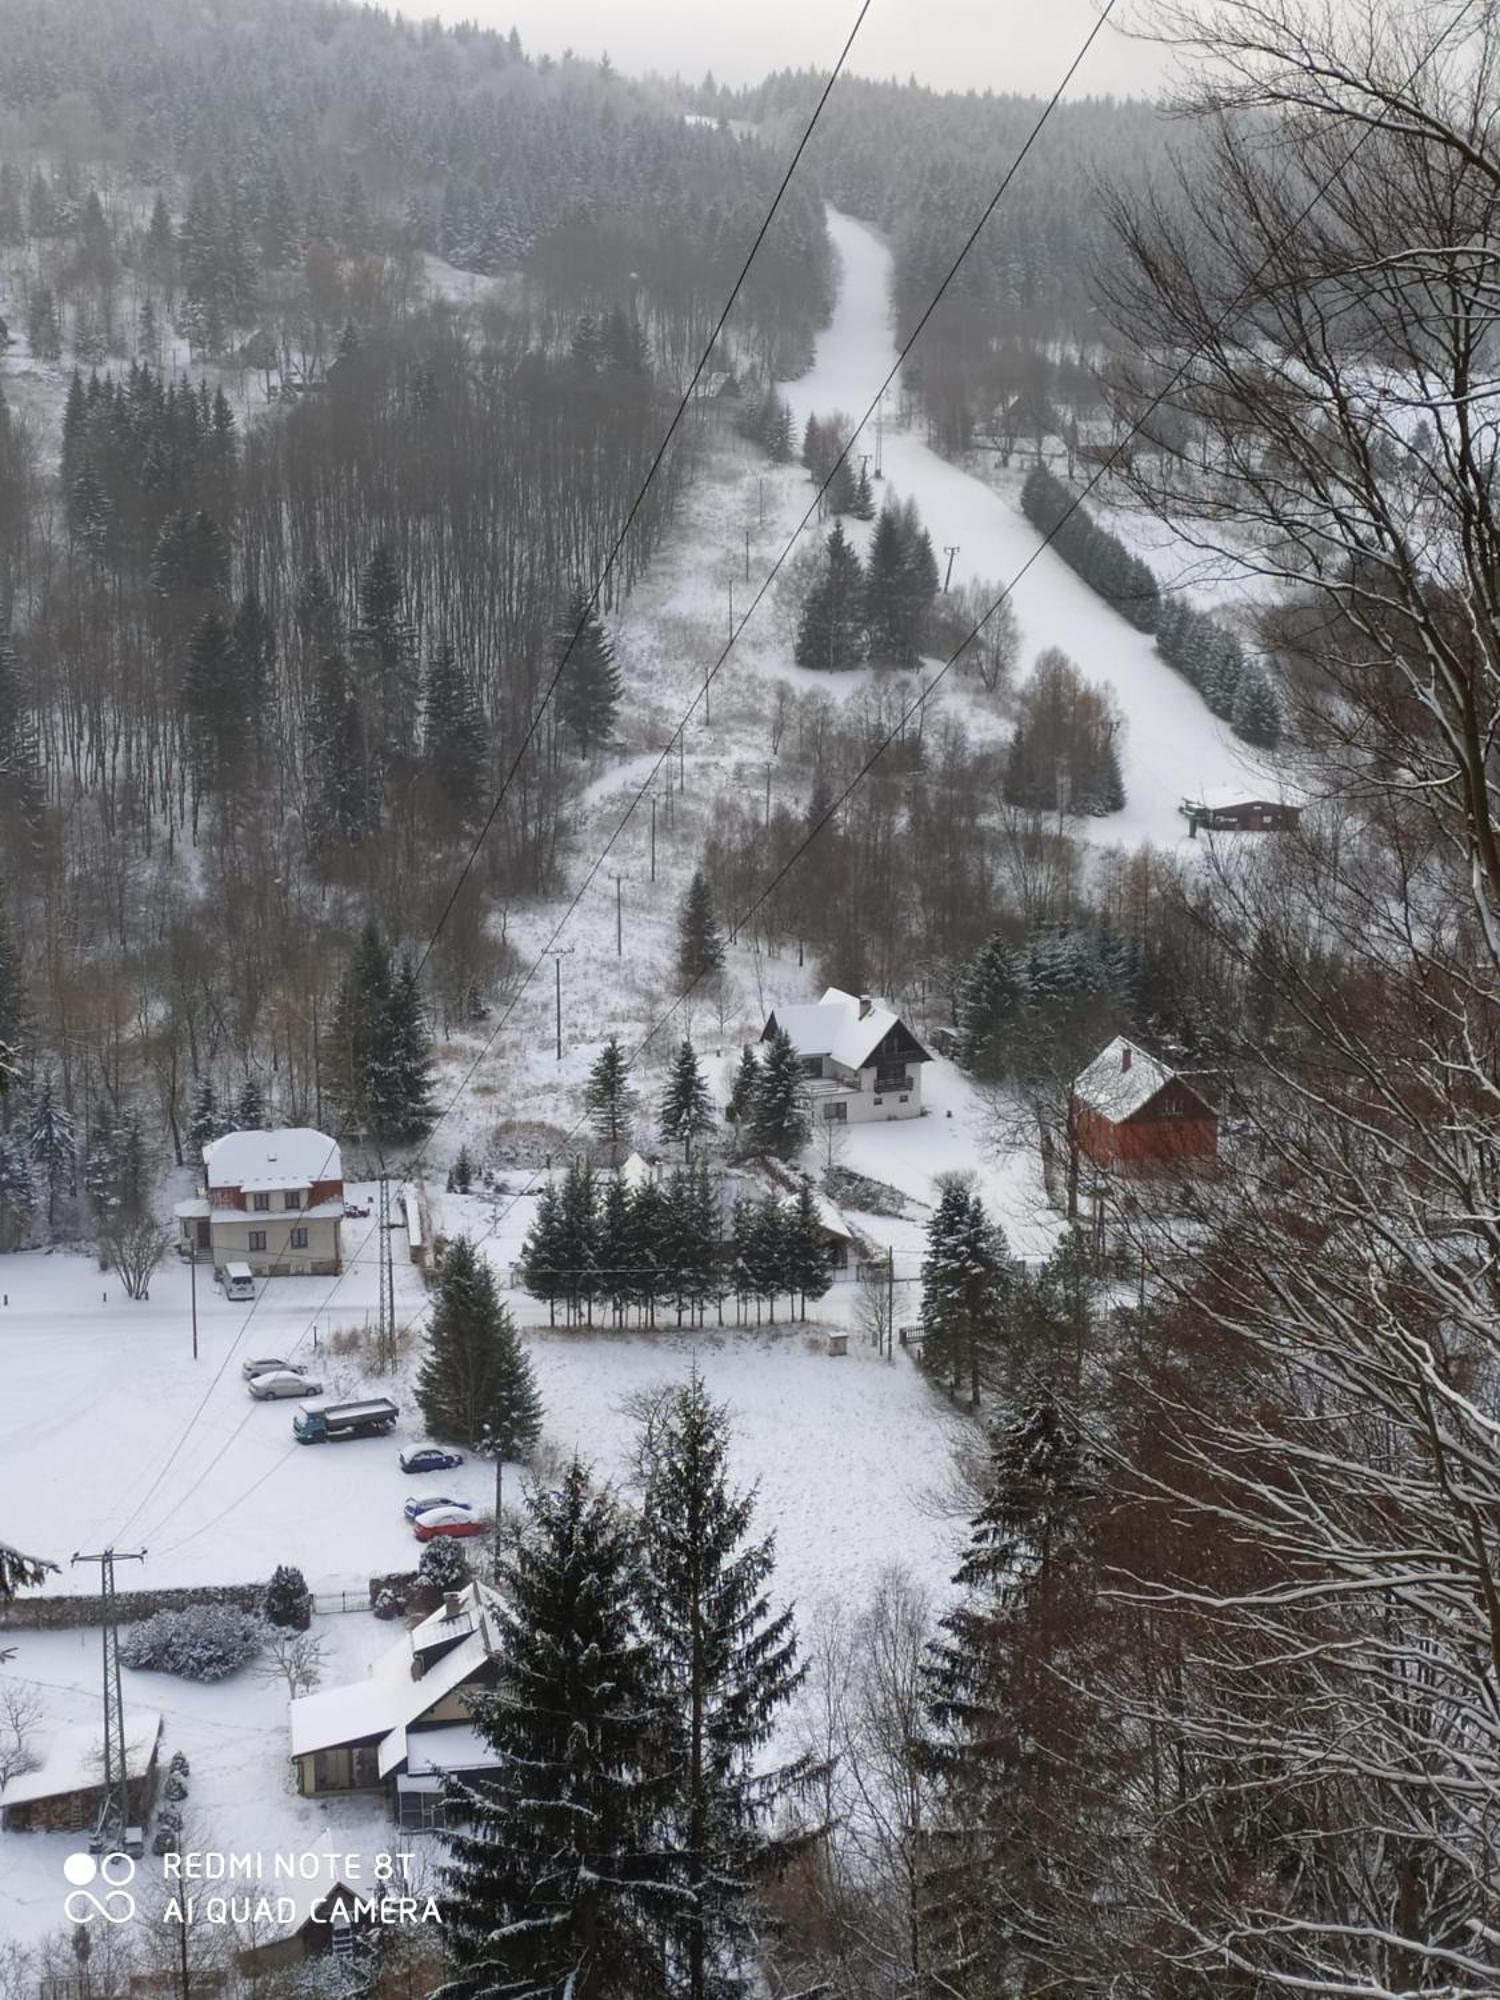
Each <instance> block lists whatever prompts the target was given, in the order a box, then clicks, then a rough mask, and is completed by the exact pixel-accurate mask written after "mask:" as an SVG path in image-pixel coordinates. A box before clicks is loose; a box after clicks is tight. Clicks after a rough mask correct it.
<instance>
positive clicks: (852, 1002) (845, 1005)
mask: <svg viewBox="0 0 1500 2000" xmlns="http://www.w3.org/2000/svg"><path fill="white" fill-rule="evenodd" d="M861 1009H863V1010H864V1011H863V1012H861ZM901 1026H902V1021H901V1017H900V1015H899V1014H897V1012H896V1011H895V1009H894V1008H893V1007H892V1006H891V1005H890V1003H889V1002H888V1001H886V1000H872V999H871V998H870V997H869V996H868V994H867V995H864V996H863V997H861V996H859V995H856V994H853V993H845V992H842V991H841V990H840V988H838V987H837V986H830V987H829V989H828V991H827V992H826V993H825V994H824V995H823V997H822V999H821V1000H818V1001H814V1002H813V1003H812V1004H810V1005H804V1006H800V1007H778V1008H777V1009H776V1010H775V1012H774V1013H773V1014H772V1015H771V1017H770V1019H769V1020H768V1021H767V1022H766V1025H765V1028H764V1030H763V1031H762V1035H761V1039H762V1040H764V1039H765V1037H766V1035H768V1034H769V1033H770V1032H771V1030H772V1029H773V1028H780V1029H782V1030H783V1032H784V1033H786V1034H788V1035H790V1036H791V1039H792V1046H793V1048H794V1049H795V1050H796V1051H797V1053H798V1055H799V1056H830V1057H832V1059H833V1061H834V1062H836V1063H842V1064H843V1065H844V1067H845V1068H846V1069H863V1068H864V1066H865V1064H866V1063H867V1062H869V1061H870V1059H871V1057H872V1056H873V1055H874V1053H875V1051H876V1050H877V1049H878V1048H879V1047H880V1044H881V1043H882V1042H883V1041H884V1040H885V1038H886V1036H887V1035H888V1034H889V1033H890V1032H891V1030H892V1028H899V1027H901ZM906 1032H907V1033H908V1034H910V1032H911V1031H910V1029H908V1030H907V1031H906ZM910 1060H911V1061H913V1062H926V1061H927V1060H928V1056H927V1051H926V1050H925V1049H921V1050H920V1052H919V1053H918V1054H916V1055H914V1056H912V1057H910Z"/></svg>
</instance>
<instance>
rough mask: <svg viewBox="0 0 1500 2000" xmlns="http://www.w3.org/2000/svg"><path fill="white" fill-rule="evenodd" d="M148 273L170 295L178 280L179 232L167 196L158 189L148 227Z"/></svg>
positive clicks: (146, 263) (146, 251)
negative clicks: (174, 223)
mask: <svg viewBox="0 0 1500 2000" xmlns="http://www.w3.org/2000/svg"><path fill="white" fill-rule="evenodd" d="M145 267H146V275H147V277H149V278H150V279H151V281H152V283H153V284H156V285H160V286H161V288H162V290H163V291H164V292H166V293H167V294H168V296H169V297H170V295H171V292H172V288H173V286H174V285H175V284H176V282H177V232H176V230H175V229H174V228H173V227H172V211H171V209H169V208H168V206H167V198H166V196H165V195H164V194H162V193H161V192H160V191H158V193H157V196H156V200H155V201H154V202H153V203H152V205H151V221H150V223H149V224H148V225H147V229H146V249H145Z"/></svg>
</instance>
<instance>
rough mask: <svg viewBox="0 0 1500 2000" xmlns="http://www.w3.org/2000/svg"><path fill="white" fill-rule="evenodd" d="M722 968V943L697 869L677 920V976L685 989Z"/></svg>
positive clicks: (701, 873)
mask: <svg viewBox="0 0 1500 2000" xmlns="http://www.w3.org/2000/svg"><path fill="white" fill-rule="evenodd" d="M723 965H724V940H723V938H722V937H721V936H720V935H719V927H718V924H717V922H716V921H715V918H714V905H713V897H712V896H711V895H710V894H709V888H708V883H707V882H706V881H705V880H704V876H703V870H702V869H701V868H699V869H696V870H695V871H694V874H693V879H692V881H691V882H689V884H688V890H687V894H686V896H685V897H684V898H683V902H682V910H681V913H680V914H679V916H678V919H677V975H678V977H679V979H681V981H682V983H683V985H684V986H687V987H693V986H696V985H697V984H698V983H699V981H700V980H704V979H711V978H713V976H714V974H715V973H717V972H719V971H721V970H722V969H723Z"/></svg>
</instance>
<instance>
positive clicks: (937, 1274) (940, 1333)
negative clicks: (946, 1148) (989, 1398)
mask: <svg viewBox="0 0 1500 2000" xmlns="http://www.w3.org/2000/svg"><path fill="white" fill-rule="evenodd" d="M1010 1281H1011V1266H1010V1252H1009V1249H1008V1246H1007V1244H1006V1241H1005V1235H1004V1232H1003V1231H1002V1230H1001V1229H1000V1227H999V1225H998V1224H996V1223H992V1222H991V1221H990V1219H989V1217H988V1216H987V1215H986V1214H985V1210H984V1204H983V1202H982V1201H981V1200H980V1198H979V1196H978V1195H977V1194H976V1193H975V1192H974V1190H973V1189H972V1188H971V1187H969V1186H967V1185H966V1184H965V1183H964V1182H963V1181H962V1180H960V1179H959V1178H957V1177H950V1178H948V1179H947V1180H945V1181H944V1183H943V1185H942V1192H941V1194H940V1195H939V1197H938V1205H937V1208H936V1209H935V1210H934V1212H933V1216H932V1220H931V1222H930V1223H929V1224H928V1227H927V1252H926V1255H925V1257H924V1258H923V1260H922V1332H923V1342H922V1365H923V1366H924V1367H925V1368H926V1369H927V1370H928V1372H929V1373H930V1374H932V1375H935V1376H937V1377H938V1378H939V1379H940V1380H941V1379H944V1378H946V1380H947V1383H948V1393H949V1394H950V1395H952V1394H954V1393H955V1391H956V1390H957V1389H958V1387H959V1385H960V1383H961V1382H962V1381H963V1380H964V1379H965V1377H967V1379H968V1384H969V1400H970V1403H971V1404H972V1405H973V1406H975V1407H976V1408H977V1407H978V1403H979V1396H980V1386H981V1382H982V1380H983V1374H984V1368H985V1365H986V1362H987V1360H988V1358H989V1357H990V1356H992V1355H993V1354H994V1353H995V1351H996V1349H997V1348H998V1347H999V1345H1000V1343H1001V1341H1002V1339H1003V1336H1004V1332H1005V1327H1006V1324H1007V1303H1008V1291H1009V1286H1010Z"/></svg>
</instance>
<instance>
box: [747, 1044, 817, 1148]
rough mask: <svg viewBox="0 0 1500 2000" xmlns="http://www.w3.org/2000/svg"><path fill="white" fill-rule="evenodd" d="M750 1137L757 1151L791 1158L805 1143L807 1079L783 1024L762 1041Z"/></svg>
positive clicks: (806, 1132) (806, 1137)
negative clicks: (782, 1026)
mask: <svg viewBox="0 0 1500 2000" xmlns="http://www.w3.org/2000/svg"><path fill="white" fill-rule="evenodd" d="M750 1139H751V1143H752V1144H753V1146H754V1147H755V1150H756V1151H757V1152H760V1153H770V1154H772V1155H773V1156H774V1157H775V1158H776V1159H778V1160H790V1159H794V1158H795V1157H796V1155H797V1154H798V1153H800V1152H801V1151H802V1148H803V1147H804V1146H805V1145H806V1144H807V1139H808V1123H807V1079H806V1077H805V1076H804V1074H803V1071H802V1059H801V1057H800V1056H799V1055H798V1054H797V1051H796V1048H795V1046H794V1045H793V1042H792V1038H791V1036H790V1035H789V1034H788V1033H787V1032H786V1030H785V1029H784V1028H776V1029H774V1030H773V1031H772V1032H771V1034H770V1035H768V1036H767V1037H766V1039H765V1041H764V1042H763V1043H762V1045H761V1058H760V1073H759V1075H758V1076H757V1078H756V1083H755V1098H754V1102H753V1103H752V1105H751V1107H750Z"/></svg>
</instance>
